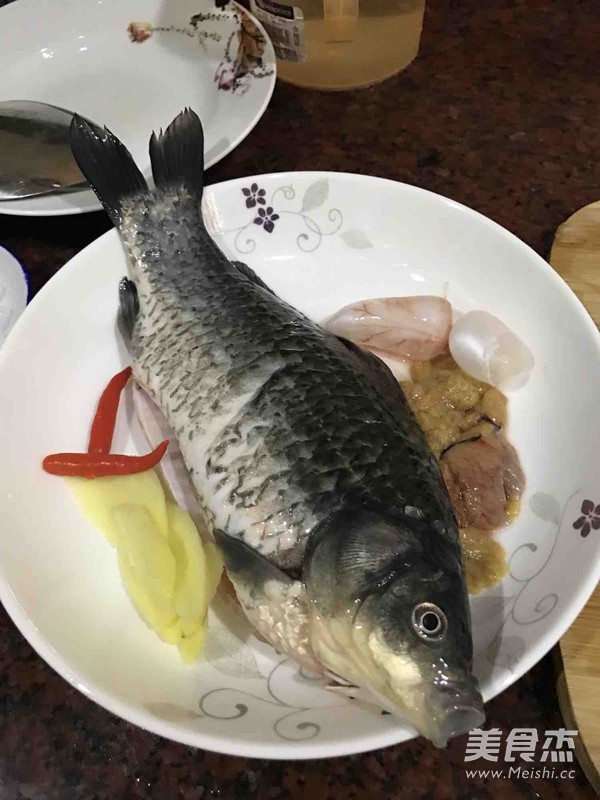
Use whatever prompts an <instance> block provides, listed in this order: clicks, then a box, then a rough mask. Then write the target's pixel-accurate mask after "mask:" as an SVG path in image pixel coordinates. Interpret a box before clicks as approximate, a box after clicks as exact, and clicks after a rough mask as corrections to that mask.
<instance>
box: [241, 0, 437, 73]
mask: <svg viewBox="0 0 600 800" xmlns="http://www.w3.org/2000/svg"><path fill="white" fill-rule="evenodd" d="M250 7H251V9H252V12H253V13H254V14H255V15H256V17H258V19H259V20H260V21H261V22H262V23H263V25H264V26H265V28H266V29H267V31H268V33H269V36H270V37H271V40H272V41H273V45H274V47H275V52H276V55H277V73H278V76H279V77H280V78H281V79H282V80H284V81H288V82H289V83H294V84H297V85H298V86H306V87H311V88H315V89H352V88H357V87H360V86H369V85H370V84H373V83H377V82H379V81H382V80H385V78H389V77H390V76H391V75H395V74H396V73H397V72H400V70H402V69H404V67H406V66H407V65H408V64H410V62H411V61H412V60H413V59H414V58H415V56H416V55H417V53H418V51H419V42H420V39H421V29H422V27H423V13H424V10H425V0H286V2H285V3H284V2H281V0H250Z"/></svg>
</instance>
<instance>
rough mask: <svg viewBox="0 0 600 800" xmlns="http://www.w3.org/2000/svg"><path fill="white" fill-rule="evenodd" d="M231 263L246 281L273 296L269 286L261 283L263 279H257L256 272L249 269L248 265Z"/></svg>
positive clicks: (237, 262)
mask: <svg viewBox="0 0 600 800" xmlns="http://www.w3.org/2000/svg"><path fill="white" fill-rule="evenodd" d="M231 263H232V264H233V266H234V267H235V268H236V269H237V271H238V272H241V273H242V275H244V277H246V278H248V280H250V281H252V283H255V284H256V285H257V286H260V287H261V288H262V289H266V290H267V292H270V293H271V294H275V292H274V291H273V289H271V287H270V286H267V284H266V283H265V282H264V281H263V279H262V278H259V277H258V275H257V274H256V272H254V270H253V269H252V268H251V267H249V266H248V264H244V262H243V261H232V262H231Z"/></svg>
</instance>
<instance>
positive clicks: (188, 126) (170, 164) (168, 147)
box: [150, 108, 204, 203]
mask: <svg viewBox="0 0 600 800" xmlns="http://www.w3.org/2000/svg"><path fill="white" fill-rule="evenodd" d="M150 163H151V164H152V175H153V177H154V182H155V183H156V185H157V186H158V187H160V188H163V187H164V188H167V187H169V186H182V185H183V186H184V187H185V188H186V189H187V191H188V192H189V194H190V196H191V197H192V198H193V199H194V200H195V201H197V202H198V203H199V202H200V201H201V200H202V190H203V188H204V133H203V131H202V123H201V122H200V118H199V117H198V115H197V114H196V113H195V112H194V111H192V109H191V108H185V109H184V110H183V111H182V112H181V114H178V115H177V116H176V117H175V119H174V120H173V122H172V123H171V124H170V125H169V127H168V128H167V129H166V131H165V132H164V133H163V132H162V130H161V132H160V133H159V134H158V136H157V135H156V133H153V134H152V136H151V137H150Z"/></svg>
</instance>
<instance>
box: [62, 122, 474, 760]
mask: <svg viewBox="0 0 600 800" xmlns="http://www.w3.org/2000/svg"><path fill="white" fill-rule="evenodd" d="M71 146H72V150H73V153H74V155H75V158H76V160H77V162H78V164H79V166H80V168H81V170H82V172H83V173H84V175H85V177H86V178H87V179H88V181H89V182H90V184H91V185H92V186H93V188H94V190H95V192H96V194H97V195H98V197H99V198H100V200H101V201H102V203H103V205H104V208H105V209H106V211H107V212H108V214H109V215H110V217H111V219H112V220H113V222H114V223H115V225H116V226H117V228H118V230H119V232H120V235H121V238H122V240H123V244H124V246H125V249H126V251H127V252H128V254H129V259H130V265H131V276H130V277H128V278H124V279H123V281H122V282H121V284H120V312H119V313H120V321H121V327H122V330H124V331H125V334H126V336H127V338H128V343H129V348H130V353H131V359H132V365H133V371H134V376H135V379H136V380H137V381H138V383H139V384H140V385H141V386H142V387H143V388H144V389H145V390H146V391H147V392H148V393H149V394H150V396H151V397H152V398H153V399H154V400H155V402H156V403H157V404H158V405H159V406H160V408H161V409H162V411H163V413H164V414H165V416H166V417H167V419H168V421H169V422H170V424H171V426H172V428H173V430H174V431H175V433H176V436H177V439H178V442H179V446H180V448H181V450H182V453H183V457H184V461H185V463H186V466H187V468H188V470H189V474H190V476H191V479H192V482H193V484H194V487H195V490H196V491H197V493H198V497H199V499H200V500H201V502H202V504H203V507H204V509H205V513H206V516H207V520H208V523H209V527H210V529H211V530H212V532H213V535H214V537H215V540H216V541H217V543H218V544H219V545H220V547H221V548H222V549H223V553H224V557H225V562H226V566H227V571H228V574H229V577H230V578H231V580H232V582H233V584H234V586H235V589H236V592H237V595H238V598H239V600H240V603H241V605H242V606H243V608H244V610H245V612H246V614H247V616H248V618H249V619H250V621H251V622H252V623H253V624H254V625H255V626H256V628H257V629H258V631H259V632H260V633H261V634H262V635H263V636H264V637H265V638H266V639H268V640H269V641H270V642H271V643H272V644H273V645H274V646H275V647H276V648H278V649H279V650H280V651H283V652H284V653H286V654H288V655H289V656H290V657H292V658H294V659H295V660H296V661H298V662H299V663H301V664H304V665H305V666H307V667H309V668H312V669H319V670H321V671H323V670H324V669H326V670H330V671H332V672H334V673H335V674H337V675H339V676H342V677H343V678H345V679H346V680H348V681H350V682H352V683H354V684H356V685H358V686H361V687H364V688H366V689H368V690H369V691H370V692H371V694H373V695H374V696H375V697H376V698H377V699H378V701H379V702H380V703H381V704H382V705H383V706H384V707H386V708H388V709H389V710H392V711H395V712H396V713H399V714H401V715H403V716H405V717H408V719H409V720H410V721H411V722H412V723H413V724H414V725H415V727H416V728H417V729H418V730H419V731H420V732H421V733H422V734H424V735H425V736H427V737H429V738H430V739H431V740H432V741H433V742H434V744H436V745H437V746H444V745H445V744H446V741H447V739H448V738H449V737H451V736H454V735H457V734H461V733H465V732H466V731H468V730H470V729H471V728H473V727H476V726H478V725H480V724H481V723H482V722H483V720H484V714H483V702H482V698H481V695H480V693H479V689H478V687H477V682H476V680H475V679H474V678H473V676H472V675H471V672H470V670H471V661H472V640H471V623H470V616H469V601H468V595H467V590H466V586H465V578H464V574H463V566H462V557H461V549H460V545H459V538H458V529H457V524H456V520H455V517H454V513H453V511H452V507H451V504H450V500H449V497H448V493H447V491H446V488H445V486H444V482H443V480H442V477H441V475H440V471H439V468H438V465H437V462H436V460H435V458H434V456H433V454H432V453H431V451H430V449H429V447H428V446H427V443H426V441H425V438H424V436H423V434H422V432H421V430H420V428H419V426H418V424H417V422H416V420H415V418H414V416H413V414H412V412H411V411H410V409H409V407H408V405H407V403H406V400H405V398H404V395H403V394H402V391H401V389H400V387H399V386H398V383H397V382H396V380H395V379H394V378H393V376H392V374H391V373H390V372H389V370H388V369H387V367H386V366H385V365H384V364H383V363H382V362H381V361H380V360H379V359H378V358H376V357H375V356H373V355H371V354H368V353H366V352H364V351H363V350H361V349H360V348H359V347H357V346H356V345H353V344H351V343H350V342H349V341H346V340H345V339H343V338H340V337H337V336H335V335H333V334H331V333H328V332H327V331H325V330H324V329H323V328H321V327H319V326H318V325H317V324H315V323H314V322H312V321H311V320H310V319H308V318H307V317H305V316H304V315H302V314H301V313H300V312H298V311H297V310H296V309H294V308H292V307H291V306H290V305H288V304H286V303H284V302H283V301H282V300H280V299H279V298H278V297H277V296H276V295H275V294H274V293H273V292H272V291H271V290H270V289H269V288H268V286H266V285H265V283H264V282H263V281H262V280H260V279H259V278H258V277H257V276H256V275H255V274H254V273H253V271H252V270H251V269H250V268H249V267H247V266H246V265H244V264H240V263H239V262H232V261H230V260H229V259H228V258H227V257H226V256H225V255H224V254H223V253H222V252H221V250H220V249H219V247H218V246H217V245H216V243H215V242H214V241H213V239H212V238H211V237H210V235H209V234H208V232H207V230H206V228H205V226H204V224H203V221H202V218H201V213H200V202H201V198H202V189H203V149H204V148H203V133H202V126H201V124H200V120H199V119H198V117H197V116H196V115H195V114H194V113H193V112H192V111H190V110H188V109H186V110H185V111H184V112H183V113H182V114H180V115H179V116H178V117H176V119H175V120H174V121H173V122H172V123H171V125H170V126H169V127H168V128H167V130H166V131H165V132H164V133H163V132H162V131H161V133H160V134H159V135H158V136H157V135H156V134H153V135H152V138H151V140H150V159H151V163H152V172H153V176H154V182H155V184H156V188H155V189H149V188H148V185H147V183H146V180H145V179H144V177H143V176H142V174H141V172H140V171H139V169H138V168H137V167H136V165H135V163H134V162H133V159H132V157H131V155H130V154H129V152H128V151H127V149H126V148H125V147H124V145H123V144H122V143H121V142H119V141H118V139H116V137H115V136H114V135H113V134H112V133H110V131H108V130H107V129H104V130H102V129H100V128H97V127H95V126H93V125H91V124H90V123H88V122H86V121H85V120H83V119H81V118H79V117H75V118H74V120H73V124H72V127H71Z"/></svg>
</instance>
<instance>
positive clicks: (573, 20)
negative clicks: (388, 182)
mask: <svg viewBox="0 0 600 800" xmlns="http://www.w3.org/2000/svg"><path fill="white" fill-rule="evenodd" d="M4 2H5V0H0V5H3V4H4ZM17 2H18V0H17ZM367 2H368V0H367ZM599 42H600V13H599V12H598V4H597V2H596V0H562V2H561V1H560V0H494V2H481V0H462V2H457V1H456V0H428V7H427V14H426V20H425V30H424V36H423V42H422V49H421V53H420V55H419V57H418V59H417V60H416V61H415V63H414V64H413V65H412V66H411V67H410V68H409V69H408V70H407V71H406V72H405V73H404V74H402V75H400V76H398V77H397V78H394V79H392V80H390V81H388V82H386V83H384V84H382V85H380V86H377V87H374V88H372V89H368V90H362V91H359V92H354V93H342V94H321V93H318V92H310V91H306V90H300V89H295V88H292V87H289V86H285V85H283V84H279V85H278V86H277V89H276V91H275V95H274V97H273V101H272V103H271V106H270V107H269V109H268V111H267V113H266V114H265V116H264V117H263V119H262V121H261V122H260V123H259V125H258V126H257V127H256V129H255V130H254V131H253V133H252V134H251V135H250V136H249V137H248V138H247V139H246V140H245V141H244V142H243V143H242V144H241V145H240V146H239V147H238V148H237V150H235V152H234V153H233V154H231V155H230V156H229V157H228V158H226V159H225V160H224V161H223V162H221V163H220V164H218V165H217V166H216V167H214V168H213V169H211V170H210V172H209V173H208V181H209V182H211V183H212V182H217V181H221V180H225V179H228V178H234V177H239V176H243V175H251V174H253V173H262V172H273V171H279V170H289V169H328V170H345V171H353V172H362V173H369V174H373V175H380V176H384V177H387V178H394V179H396V180H401V181H406V182H408V183H413V184H416V185H418V186H422V187H425V188H427V189H431V190H432V191H435V192H439V193H441V194H444V195H446V196H448V197H451V198H454V199H455V200H458V201H460V202H462V203H466V204H467V205H469V206H471V207H473V208H475V209H477V210H478V211H480V212H482V213H483V214H486V215H487V216H489V217H491V218H492V219H494V220H496V221H497V222H499V223H500V224H501V225H504V226H505V227H506V228H508V229H509V230H511V231H513V232H514V233H516V234H517V236H519V237H521V238H522V239H523V240H524V241H525V242H527V243H528V244H529V245H531V246H532V247H533V248H534V249H535V250H537V251H538V252H539V253H541V254H542V255H547V253H548V251H549V247H550V243H551V241H552V237H553V235H554V231H555V229H556V227H557V226H558V225H559V224H560V223H561V222H562V221H563V220H564V219H566V218H567V217H568V216H569V215H570V214H572V213H573V212H574V211H575V210H576V209H577V208H579V207H580V206H583V205H585V204H586V203H589V202H592V201H594V200H598V199H599V198H600V164H599V158H600V110H599V109H600V85H599V83H598V75H599V74H600V47H599V46H598V43H599ZM0 81H1V76H0ZM108 228H109V223H108V220H107V218H106V217H105V216H104V215H103V214H100V213H97V214H89V215H86V216H79V217H63V218H62V219H60V218H59V219H51V220H35V219H24V218H23V219H20V218H16V217H5V216H0V244H2V245H5V246H7V247H8V248H9V249H11V250H12V251H13V252H14V253H16V254H17V255H18V256H19V258H20V259H21V260H22V261H23V262H24V264H25V265H26V267H27V269H28V270H29V272H30V273H31V277H32V284H33V289H34V291H37V290H39V289H40V288H41V287H42V286H43V284H44V283H45V282H46V281H47V280H48V279H49V278H50V277H51V276H52V275H53V274H54V273H55V272H56V271H57V270H58V269H59V268H60V267H61V266H62V265H63V264H64V263H65V262H66V261H67V260H68V259H69V258H70V257H71V256H73V255H74V254H75V253H76V252H77V251H78V250H80V249H81V248H82V247H84V246H85V245H87V244H88V243H89V242H91V241H92V240H93V239H95V238H96V237H97V236H98V235H99V234H101V233H103V232H104V231H105V230H107V229H108ZM483 267H484V265H482V268H483ZM2 533H3V535H7V532H6V531H4V530H3V532H2ZM554 684H555V671H554V666H553V663H552V659H551V657H550V656H548V657H546V658H545V659H544V660H543V661H542V662H541V663H540V664H538V666H536V667H535V668H534V669H533V670H531V672H530V673H529V674H527V675H526V676H525V677H524V678H522V679H521V680H520V681H519V682H518V683H517V684H516V685H515V686H513V687H512V688H510V689H508V690H507V691H506V692H504V694H503V695H501V696H500V697H498V698H496V699H495V700H494V701H492V702H491V703H489V704H488V707H487V711H488V722H489V724H490V726H499V727H501V728H502V729H503V730H504V731H508V730H509V729H511V728H512V727H516V726H520V727H531V726H534V727H536V728H537V729H538V731H540V732H543V731H544V730H545V729H547V728H556V727H561V725H562V721H561V718H560V714H559V712H558V704H557V699H556V693H555V689H554ZM464 748H465V742H464V739H462V740H457V741H455V742H453V743H452V744H451V745H450V747H449V748H448V750H447V751H445V752H439V751H436V750H435V749H434V748H433V747H432V746H431V745H429V744H428V743H425V742H424V741H423V740H421V739H419V740H415V741H414V742H410V743H407V744H404V745H399V746H396V747H391V748H388V749H386V750H382V751H379V752H375V753H370V754H367V755H363V756H354V757H350V758H340V759H334V760H329V761H312V762H299V763H296V764H290V765H287V764H282V763H278V762H271V763H269V762H267V761H253V760H246V759H241V758H229V757H224V756H219V755H214V754H211V753H205V752H201V751H195V750H192V749H190V748H187V747H183V746H180V745H176V744H173V743H170V742H167V741H163V740H161V739H159V738H158V737H156V736H153V735H151V734H149V733H146V732H145V731H142V730H139V729H137V728H134V727H132V726H131V725H128V724H127V723H125V722H122V721H121V720H119V719H117V718H115V717H113V716H112V715H111V714H109V713H108V712H106V711H104V710H103V709H101V708H100V707H98V706H96V705H94V704H93V703H92V702H90V701H89V700H87V699H86V698H85V697H84V696H83V695H81V694H79V693H78V692H77V691H76V690H74V689H72V688H71V687H70V686H69V685H68V684H67V683H66V682H65V681H63V680H62V679H61V678H59V677H58V676H57V675H56V674H55V673H54V672H53V671H52V670H51V669H50V668H49V667H47V666H46V665H45V663H44V662H42V661H41V660H40V659H39V658H38V657H37V656H36V655H35V653H34V652H33V651H32V650H31V648H30V647H29V645H28V644H27V643H26V642H25V641H24V639H23V638H22V637H21V635H20V634H19V633H18V632H17V630H16V629H15V627H14V626H13V624H12V623H11V621H10V620H9V619H8V617H7V616H6V614H5V613H4V612H2V611H0V800H21V799H24V798H28V800H105V798H106V800H109V798H110V800H121V799H123V800H125V799H127V800H129V799H130V798H144V800H146V799H148V800H150V799H151V800H167V799H169V798H180V799H181V800H198V799H199V798H220V800H230V799H231V800H233V799H234V798H236V799H238V798H239V800H242V799H244V798H256V800H269V799H270V798H273V799H275V798H277V799H279V800H289V798H294V799H296V798H311V800H342V799H343V800H367V798H369V800H370V798H378V799H379V800H392V798H411V799H413V798H414V800H421V798H422V799H423V800H425V799H426V798H427V799H430V800H459V799H460V800H491V799H492V798H502V800H513V798H514V799H515V800H517V798H518V799H519V800H521V799H522V798H543V800H551V799H554V798H578V800H584V799H585V800H591V798H592V797H594V795H593V793H592V790H591V789H590V788H589V786H588V785H587V784H586V782H585V779H584V778H583V776H582V773H581V771H580V770H579V769H577V770H576V777H575V778H574V779H567V780H562V781H561V780H553V779H548V780H542V779H539V780H527V779H520V780H507V779H496V780H494V779H482V778H479V779H467V777H466V775H465V764H464Z"/></svg>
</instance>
